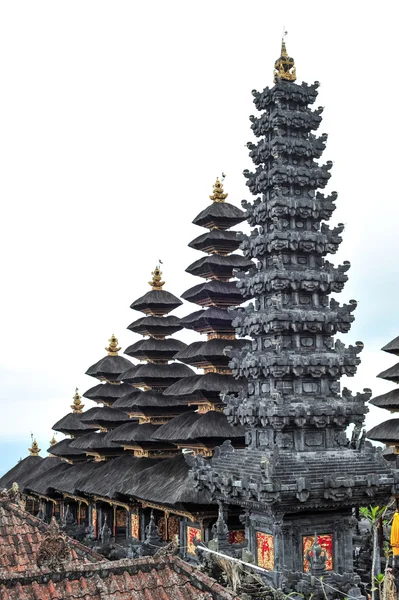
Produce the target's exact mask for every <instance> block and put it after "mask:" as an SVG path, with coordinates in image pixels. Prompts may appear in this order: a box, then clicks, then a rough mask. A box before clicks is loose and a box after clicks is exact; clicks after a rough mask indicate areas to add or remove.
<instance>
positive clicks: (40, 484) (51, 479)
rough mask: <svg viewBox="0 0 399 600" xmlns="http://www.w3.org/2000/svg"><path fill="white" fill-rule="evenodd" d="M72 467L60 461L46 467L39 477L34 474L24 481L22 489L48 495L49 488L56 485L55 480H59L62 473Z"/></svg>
mask: <svg viewBox="0 0 399 600" xmlns="http://www.w3.org/2000/svg"><path fill="white" fill-rule="evenodd" d="M71 468H72V465H70V464H68V463H66V462H64V461H60V462H59V463H58V464H56V465H55V466H54V467H52V468H51V469H48V470H47V471H46V472H45V473H43V474H42V476H41V477H36V476H35V474H33V476H32V477H31V478H30V479H29V480H28V481H27V482H26V484H25V488H24V490H25V491H27V492H34V493H35V494H40V495H43V496H49V495H50V494H51V490H52V489H54V488H55V487H56V485H57V482H58V481H59V480H61V478H62V476H63V474H64V473H65V472H66V471H68V470H69V469H71Z"/></svg>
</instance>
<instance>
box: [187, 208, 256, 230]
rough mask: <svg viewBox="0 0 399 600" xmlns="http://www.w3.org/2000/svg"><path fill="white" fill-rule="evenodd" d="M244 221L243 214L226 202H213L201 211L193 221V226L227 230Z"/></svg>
mask: <svg viewBox="0 0 399 600" xmlns="http://www.w3.org/2000/svg"><path fill="white" fill-rule="evenodd" d="M243 221H245V213H244V211H242V210H241V209H239V208H237V207H236V206H234V205H233V204H229V203H228V202H214V203H212V204H210V205H209V206H207V207H206V208H205V210H203V211H201V212H200V213H199V215H197V216H196V217H195V219H194V220H193V223H194V225H199V226H200V227H206V228H207V229H214V228H216V227H217V228H218V229H229V228H230V227H233V226H234V225H237V224H238V223H242V222H243Z"/></svg>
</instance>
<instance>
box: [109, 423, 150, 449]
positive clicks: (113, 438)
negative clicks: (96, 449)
mask: <svg viewBox="0 0 399 600" xmlns="http://www.w3.org/2000/svg"><path fill="white" fill-rule="evenodd" d="M158 428H159V425H152V424H151V423H143V424H142V425H139V424H138V423H135V422H130V423H125V425H120V426H119V427H117V428H116V429H114V430H113V431H109V432H108V433H107V434H106V436H107V443H108V444H111V445H115V444H121V445H128V444H131V443H134V442H148V441H150V440H152V435H153V434H154V433H155V431H156V430H157V429H158Z"/></svg>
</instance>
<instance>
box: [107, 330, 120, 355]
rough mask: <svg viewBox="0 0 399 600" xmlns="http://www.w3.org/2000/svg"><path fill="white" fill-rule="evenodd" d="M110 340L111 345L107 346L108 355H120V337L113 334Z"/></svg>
mask: <svg viewBox="0 0 399 600" xmlns="http://www.w3.org/2000/svg"><path fill="white" fill-rule="evenodd" d="M108 341H109V346H108V348H105V349H106V351H107V352H108V355H109V356H118V352H119V350H120V347H119V348H118V338H116V337H115V336H114V334H112V335H111V337H110V338H109V340H108Z"/></svg>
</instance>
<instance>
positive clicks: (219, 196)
mask: <svg viewBox="0 0 399 600" xmlns="http://www.w3.org/2000/svg"><path fill="white" fill-rule="evenodd" d="M227 196H228V194H225V193H224V191H223V183H222V182H221V181H219V177H216V182H215V183H214V184H213V194H211V196H209V198H210V199H211V200H213V201H214V202H224V201H225V200H226V198H227Z"/></svg>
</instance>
